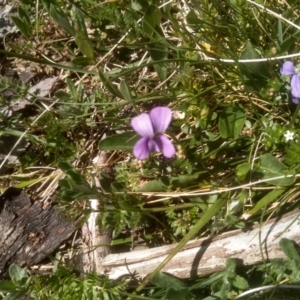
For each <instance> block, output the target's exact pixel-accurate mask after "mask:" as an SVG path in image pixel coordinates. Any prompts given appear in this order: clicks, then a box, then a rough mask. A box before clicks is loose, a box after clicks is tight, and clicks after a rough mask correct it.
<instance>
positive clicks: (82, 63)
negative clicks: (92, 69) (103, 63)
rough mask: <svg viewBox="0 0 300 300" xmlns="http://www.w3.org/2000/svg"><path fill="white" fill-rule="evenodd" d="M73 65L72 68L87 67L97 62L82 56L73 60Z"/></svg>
mask: <svg viewBox="0 0 300 300" xmlns="http://www.w3.org/2000/svg"><path fill="white" fill-rule="evenodd" d="M71 63H72V66H74V67H86V66H90V65H93V64H94V63H95V61H94V59H92V58H89V57H84V56H80V57H75V58H74V59H72V61H71Z"/></svg>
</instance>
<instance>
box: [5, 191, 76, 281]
mask: <svg viewBox="0 0 300 300" xmlns="http://www.w3.org/2000/svg"><path fill="white" fill-rule="evenodd" d="M75 230H76V223H75V221H67V220H65V218H64V217H62V216H60V215H59V213H58V211H57V210H56V209H55V208H54V207H53V206H52V205H50V204H49V205H47V206H46V205H44V206H43V204H42V203H40V202H38V201H36V202H31V201H30V199H29V198H28V197H27V196H26V194H25V192H24V191H22V190H19V189H16V188H9V189H7V190H6V191H5V192H4V193H3V194H2V195H1V196H0V232H1V234H0V278H3V277H4V276H5V275H6V273H7V269H8V267H9V265H10V264H12V263H15V264H18V265H19V266H21V267H23V266H27V267H29V266H32V265H35V264H37V263H39V262H40V261H41V260H43V259H44V258H46V257H47V256H48V255H51V254H52V253H53V251H54V250H55V249H57V248H58V247H59V246H60V245H61V244H62V243H63V242H64V241H66V240H67V239H68V238H69V237H70V236H71V234H72V233H73V232H74V231H75Z"/></svg>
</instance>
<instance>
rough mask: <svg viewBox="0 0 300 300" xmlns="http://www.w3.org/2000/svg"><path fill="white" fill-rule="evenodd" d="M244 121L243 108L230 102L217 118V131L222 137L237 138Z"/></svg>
mask: <svg viewBox="0 0 300 300" xmlns="http://www.w3.org/2000/svg"><path fill="white" fill-rule="evenodd" d="M245 121H246V115H245V111H244V108H243V107H242V106H241V105H240V104H238V103H232V104H230V105H229V106H228V107H226V108H225V110H224V111H222V113H221V115H220V118H219V132H220V135H221V137H222V138H223V139H227V138H234V139H236V138H238V137H239V135H240V133H241V131H242V129H243V127H244V125H245Z"/></svg>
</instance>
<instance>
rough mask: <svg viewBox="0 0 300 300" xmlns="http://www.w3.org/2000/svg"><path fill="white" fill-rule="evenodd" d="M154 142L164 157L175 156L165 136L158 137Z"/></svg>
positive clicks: (172, 146)
mask: <svg viewBox="0 0 300 300" xmlns="http://www.w3.org/2000/svg"><path fill="white" fill-rule="evenodd" d="M154 140H155V141H156V143H157V144H158V146H159V148H160V150H161V151H162V153H163V155H164V156H165V157H167V158H171V157H172V156H173V155H174V154H175V147H174V145H173V144H172V143H171V142H170V140H169V139H168V138H167V137H166V136H164V135H158V136H156V137H155V139H154Z"/></svg>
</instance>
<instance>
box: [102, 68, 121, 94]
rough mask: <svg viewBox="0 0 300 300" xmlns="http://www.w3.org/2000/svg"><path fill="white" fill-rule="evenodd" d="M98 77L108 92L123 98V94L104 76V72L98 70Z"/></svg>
mask: <svg viewBox="0 0 300 300" xmlns="http://www.w3.org/2000/svg"><path fill="white" fill-rule="evenodd" d="M99 77H100V79H101V81H102V83H103V84H104V86H105V87H106V88H107V90H108V91H109V92H111V93H112V94H113V95H114V96H116V97H119V98H123V95H122V94H121V93H120V92H119V90H118V89H117V88H116V87H115V86H114V85H113V84H112V83H111V82H110V81H109V79H108V78H107V77H106V76H105V74H104V73H102V72H101V70H99Z"/></svg>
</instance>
